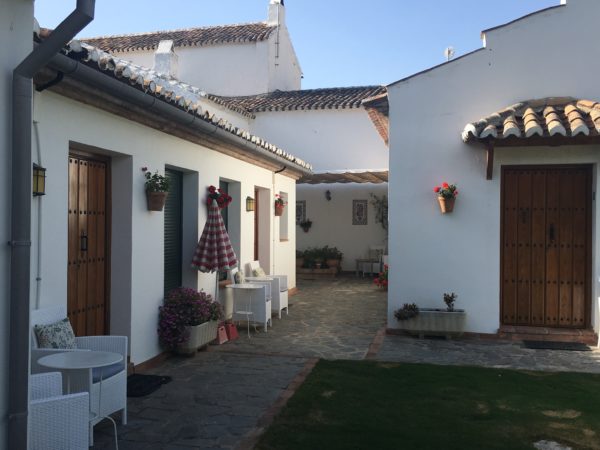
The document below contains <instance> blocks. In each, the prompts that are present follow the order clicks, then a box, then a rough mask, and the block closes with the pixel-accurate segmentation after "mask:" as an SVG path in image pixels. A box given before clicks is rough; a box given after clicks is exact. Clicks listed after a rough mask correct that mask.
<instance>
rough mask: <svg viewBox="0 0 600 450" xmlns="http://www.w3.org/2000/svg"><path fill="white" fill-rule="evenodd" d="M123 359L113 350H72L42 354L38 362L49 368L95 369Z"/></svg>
mask: <svg viewBox="0 0 600 450" xmlns="http://www.w3.org/2000/svg"><path fill="white" fill-rule="evenodd" d="M121 361H123V355H121V354H119V353H113V352H96V351H74V352H64V353H54V354H52V355H48V356H42V357H41V358H40V359H39V360H38V364H40V365H42V366H44V367H48V368H50V369H58V370H76V369H97V368H99V367H106V366H110V365H112V364H116V363H118V362H121Z"/></svg>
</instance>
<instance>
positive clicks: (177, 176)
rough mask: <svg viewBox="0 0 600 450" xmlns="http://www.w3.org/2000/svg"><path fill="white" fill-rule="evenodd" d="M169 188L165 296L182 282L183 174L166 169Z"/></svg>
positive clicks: (166, 220) (166, 208) (166, 226)
mask: <svg viewBox="0 0 600 450" xmlns="http://www.w3.org/2000/svg"><path fill="white" fill-rule="evenodd" d="M165 175H166V176H167V177H168V178H169V181H170V188H169V195H168V196H167V203H166V204H165V209H164V216H165V227H164V230H165V239H164V241H165V242H164V246H165V247H164V254H165V279H164V288H165V289H164V292H165V294H166V293H167V292H169V291H170V290H171V289H174V288H177V287H179V286H181V280H182V253H181V252H182V248H181V247H182V234H183V231H182V221H183V219H182V217H183V173H181V172H178V171H175V170H170V169H166V170H165Z"/></svg>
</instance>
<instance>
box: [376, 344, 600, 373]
mask: <svg viewBox="0 0 600 450" xmlns="http://www.w3.org/2000/svg"><path fill="white" fill-rule="evenodd" d="M375 359H377V360H380V361H394V362H412V363H429V364H455V365H470V366H484V367H495V368H504V369H523V370H542V371H567V372H589V373H600V351H598V350H595V351H590V352H579V351H565V350H531V349H527V348H523V347H522V346H521V344H520V343H514V342H501V341H492V340H489V341H488V340H452V341H446V340H442V339H417V338H414V337H409V336H390V335H388V336H385V339H384V341H383V345H382V346H381V348H380V349H379V351H378V352H377V355H376V356H375Z"/></svg>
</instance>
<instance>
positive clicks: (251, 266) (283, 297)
mask: <svg viewBox="0 0 600 450" xmlns="http://www.w3.org/2000/svg"><path fill="white" fill-rule="evenodd" d="M258 267H260V263H259V262H258V261H251V262H249V263H248V264H246V278H247V279H248V281H260V277H254V276H253V273H254V270H255V269H257V268H258ZM267 277H270V278H276V279H277V280H278V282H277V283H273V285H272V289H273V292H272V299H273V301H272V303H271V306H272V307H273V312H276V313H277V315H278V317H279V318H280V319H281V311H282V310H284V309H285V313H286V314H288V313H289V308H288V279H287V275H267Z"/></svg>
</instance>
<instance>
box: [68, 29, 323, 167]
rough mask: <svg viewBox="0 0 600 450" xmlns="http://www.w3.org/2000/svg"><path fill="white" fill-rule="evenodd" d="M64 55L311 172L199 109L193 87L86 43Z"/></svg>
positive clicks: (76, 44)
mask: <svg viewBox="0 0 600 450" xmlns="http://www.w3.org/2000/svg"><path fill="white" fill-rule="evenodd" d="M64 52H65V53H66V54H67V56H69V57H70V58H73V59H76V60H77V61H81V62H82V63H84V64H86V65H87V66H89V67H91V68H94V69H96V70H98V71H101V72H105V73H106V74H107V75H111V76H114V77H115V78H116V79H118V80H120V81H122V82H124V83H128V84H131V85H132V86H134V87H136V88H138V89H140V90H142V91H144V92H145V93H146V94H148V95H153V96H155V97H157V98H159V99H161V100H162V101H165V102H168V103H171V104H172V105H174V106H177V107H178V108H180V109H182V110H183V111H186V112H187V113H188V114H191V115H193V116H196V117H198V118H200V119H201V120H204V121H205V122H208V123H211V124H213V125H215V126H217V127H219V128H222V129H224V130H225V131H227V132H229V133H232V134H234V135H236V136H239V137H241V138H243V139H245V140H247V141H250V142H252V143H255V144H256V145H258V146H259V147H262V148H264V149H265V150H268V151H269V152H271V153H273V154H276V155H278V156H281V157H282V158H285V159H287V160H288V161H290V162H291V163H293V164H296V165H298V166H300V167H302V168H304V169H309V170H312V166H311V165H310V164H308V163H307V162H305V161H303V160H302V159H300V158H297V157H296V156H294V155H291V154H289V153H287V152H285V151H284V150H282V149H281V148H279V147H277V146H275V145H273V144H270V143H269V142H267V141H265V140H264V139H262V138H260V137H258V136H254V135H253V134H251V133H250V132H248V131H247V130H244V129H241V128H238V127H236V126H234V125H233V124H231V123H229V122H228V121H226V120H225V119H223V118H220V117H218V116H216V115H215V113H214V112H213V111H209V110H207V109H206V108H204V107H203V106H202V105H201V101H202V100H204V99H205V95H206V94H205V93H204V92H202V91H201V90H200V89H199V88H197V87H195V86H191V85H189V84H186V83H183V82H181V81H179V80H177V79H175V78H172V77H169V76H165V75H161V74H158V73H156V72H155V71H153V70H151V69H148V68H145V67H142V66H139V65H136V64H133V63H131V62H130V61H126V60H123V59H119V58H117V57H115V56H113V55H111V54H110V53H107V52H105V51H103V50H101V49H99V48H96V47H93V46H91V45H88V44H87V43H82V42H79V41H72V42H71V43H69V44H68V45H67V46H66V47H65V50H64Z"/></svg>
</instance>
